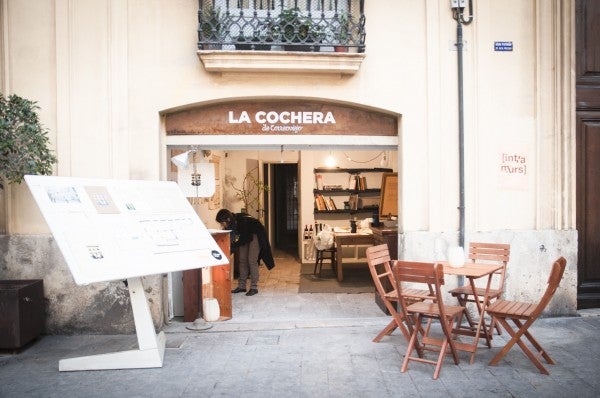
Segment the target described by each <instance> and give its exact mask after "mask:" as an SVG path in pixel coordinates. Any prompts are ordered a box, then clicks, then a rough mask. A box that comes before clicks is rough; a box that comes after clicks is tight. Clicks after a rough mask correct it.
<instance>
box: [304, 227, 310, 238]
mask: <svg viewBox="0 0 600 398" xmlns="http://www.w3.org/2000/svg"><path fill="white" fill-rule="evenodd" d="M308 238H309V236H308V225H304V240H307V239H308Z"/></svg>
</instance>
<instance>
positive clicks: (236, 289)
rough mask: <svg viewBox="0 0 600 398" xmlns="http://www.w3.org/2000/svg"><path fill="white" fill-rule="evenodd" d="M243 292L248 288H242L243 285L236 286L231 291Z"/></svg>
mask: <svg viewBox="0 0 600 398" xmlns="http://www.w3.org/2000/svg"><path fill="white" fill-rule="evenodd" d="M242 292H246V289H242V288H241V287H236V288H235V289H233V290H232V291H231V293H242Z"/></svg>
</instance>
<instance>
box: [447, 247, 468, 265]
mask: <svg viewBox="0 0 600 398" xmlns="http://www.w3.org/2000/svg"><path fill="white" fill-rule="evenodd" d="M448 264H450V266H451V267H456V268H458V267H462V266H463V265H465V251H464V250H463V248H462V247H460V246H452V247H449V248H448Z"/></svg>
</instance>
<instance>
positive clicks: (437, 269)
mask: <svg viewBox="0 0 600 398" xmlns="http://www.w3.org/2000/svg"><path fill="white" fill-rule="evenodd" d="M394 277H395V279H396V290H397V291H398V298H399V301H400V307H401V308H402V315H403V317H404V319H405V320H406V321H407V324H408V329H409V331H410V333H411V335H410V340H409V342H408V348H407V350H406V355H405V356H404V362H403V363H402V368H401V369H400V371H401V372H406V370H407V369H408V363H409V361H417V362H424V363H429V364H432V365H435V370H434V372H433V379H437V378H438V376H439V374H440V370H441V369H442V364H443V362H444V358H445V357H446V353H447V351H448V349H450V352H451V353H452V357H453V358H454V363H455V364H456V365H458V364H459V362H460V361H459V358H458V349H457V347H456V346H455V342H454V340H453V335H452V330H453V329H454V325H455V324H460V321H461V319H462V313H463V311H464V307H460V306H454V305H445V304H444V301H443V298H442V291H441V286H442V285H443V284H444V271H443V266H442V265H441V264H433V263H419V262H409V261H397V262H395V264H394ZM405 283H411V286H413V287H414V284H425V285H427V286H432V287H433V293H434V297H429V299H428V300H425V301H420V302H416V303H414V302H413V303H412V304H411V303H410V302H409V300H410V297H406V296H405V292H406V288H405V287H404V286H403V285H404V284H405ZM424 318H425V319H428V320H430V321H431V320H432V319H437V320H439V322H440V325H441V328H442V332H443V337H442V338H441V339H440V338H434V337H431V335H430V331H431V322H429V323H428V325H427V327H426V329H425V332H424V333H423V332H422V326H421V322H422V320H423V319H424ZM413 322H414V323H413ZM419 336H421V340H420V341H419ZM431 346H434V347H431ZM419 347H421V348H422V350H419ZM415 348H416V349H417V353H418V355H419V356H418V357H413V356H412V352H413V350H414V349H415ZM425 350H427V351H439V354H438V357H437V360H435V361H432V360H428V359H425V358H424V355H423V354H422V352H420V351H425Z"/></svg>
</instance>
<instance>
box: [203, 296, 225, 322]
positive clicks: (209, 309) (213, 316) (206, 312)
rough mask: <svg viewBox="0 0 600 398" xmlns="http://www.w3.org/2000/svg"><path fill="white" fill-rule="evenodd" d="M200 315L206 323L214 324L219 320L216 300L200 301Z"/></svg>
mask: <svg viewBox="0 0 600 398" xmlns="http://www.w3.org/2000/svg"><path fill="white" fill-rule="evenodd" d="M202 314H203V317H204V320H205V321H206V322H216V321H218V320H219V317H220V316H221V310H220V309H219V302H218V301H217V299H216V298H205V299H202Z"/></svg>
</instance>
